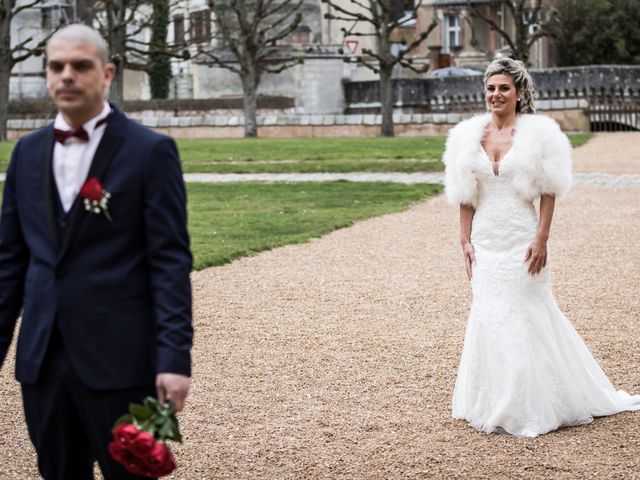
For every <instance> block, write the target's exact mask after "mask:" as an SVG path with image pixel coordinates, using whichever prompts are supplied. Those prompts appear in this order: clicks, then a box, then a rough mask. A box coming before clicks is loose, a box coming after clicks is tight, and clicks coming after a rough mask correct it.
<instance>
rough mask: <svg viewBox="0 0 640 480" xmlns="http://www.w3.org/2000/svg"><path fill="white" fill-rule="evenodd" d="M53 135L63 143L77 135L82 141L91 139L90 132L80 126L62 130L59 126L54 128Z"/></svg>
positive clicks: (57, 140)
mask: <svg viewBox="0 0 640 480" xmlns="http://www.w3.org/2000/svg"><path fill="white" fill-rule="evenodd" d="M53 135H54V136H55V137H56V142H60V143H61V144H62V145H64V144H65V142H66V141H67V140H68V139H69V138H71V137H75V138H77V139H78V140H80V141H82V142H88V141H89V134H88V133H87V131H86V130H85V129H84V128H82V127H78V128H76V129H75V130H60V129H59V128H54V129H53Z"/></svg>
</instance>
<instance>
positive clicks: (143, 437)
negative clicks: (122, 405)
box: [109, 397, 182, 477]
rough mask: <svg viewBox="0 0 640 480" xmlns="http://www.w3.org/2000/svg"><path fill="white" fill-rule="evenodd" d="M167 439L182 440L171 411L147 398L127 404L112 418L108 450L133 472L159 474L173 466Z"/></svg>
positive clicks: (166, 471) (165, 473) (174, 463)
mask: <svg viewBox="0 0 640 480" xmlns="http://www.w3.org/2000/svg"><path fill="white" fill-rule="evenodd" d="M167 440H173V441H176V442H181V441H182V437H181V435H180V431H179V430H178V420H177V419H176V417H175V414H174V410H173V408H172V407H171V406H170V405H169V406H168V407H164V406H161V405H159V404H158V401H157V400H156V399H155V398H152V397H147V398H145V400H144V403H143V404H142V405H138V404H135V403H132V404H131V405H129V413H128V414H127V415H124V416H122V417H121V418H119V419H118V420H117V421H116V424H115V426H114V428H113V441H112V442H111V443H110V444H109V453H110V454H111V457H112V458H113V459H114V460H116V461H117V462H119V463H120V464H122V465H123V466H124V468H125V469H126V470H127V471H129V472H131V473H133V474H136V475H142V476H147V477H162V476H164V475H169V474H170V473H171V472H173V470H175V468H176V462H175V459H174V457H173V454H172V453H171V450H169V447H167V446H166V444H165V443H166V441H167Z"/></svg>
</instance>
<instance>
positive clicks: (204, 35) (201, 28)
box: [189, 9, 211, 42]
mask: <svg viewBox="0 0 640 480" xmlns="http://www.w3.org/2000/svg"><path fill="white" fill-rule="evenodd" d="M189 26H190V34H191V40H193V41H194V42H205V41H207V40H209V38H210V37H211V10H208V9H207V10H200V11H198V12H191V14H190V15H189Z"/></svg>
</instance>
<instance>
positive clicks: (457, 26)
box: [442, 14, 462, 53]
mask: <svg viewBox="0 0 640 480" xmlns="http://www.w3.org/2000/svg"><path fill="white" fill-rule="evenodd" d="M451 19H454V21H453V25H451ZM443 32H444V41H443V42H442V44H443V46H444V48H443V49H442V52H443V53H450V52H451V48H453V47H458V46H460V45H462V22H461V20H460V15H453V14H447V15H445V16H444V28H443ZM452 33H453V36H454V43H453V44H452V43H451V42H450V41H449V38H450V36H451V34H452Z"/></svg>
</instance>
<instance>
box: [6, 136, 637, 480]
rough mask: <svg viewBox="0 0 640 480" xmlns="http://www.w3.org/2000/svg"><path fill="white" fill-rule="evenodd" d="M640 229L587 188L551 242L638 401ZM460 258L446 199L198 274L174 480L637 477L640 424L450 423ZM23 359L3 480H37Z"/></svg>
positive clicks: (605, 358)
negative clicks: (551, 428)
mask: <svg viewBox="0 0 640 480" xmlns="http://www.w3.org/2000/svg"><path fill="white" fill-rule="evenodd" d="M632 147H634V144H633V143H629V145H628V148H632ZM585 151H586V150H583V149H579V150H577V151H576V155H575V156H576V164H584V165H586V164H587V163H588V162H589V160H588V159H585V158H584V155H585V153H584V152H585ZM605 151H606V150H605ZM614 151H615V158H616V159H617V158H619V157H623V158H625V157H629V158H631V155H632V152H630V151H628V150H621V149H620V148H618V147H616V148H613V147H612V148H610V149H609V150H608V152H609V153H608V154H609V155H610V156H612V157H613V156H614V154H613V152H614ZM600 160H601V159H599V161H600ZM616 161H617V160H616ZM605 167H606V164H603V166H601V167H599V171H607V170H606V168H605ZM614 173H621V172H619V171H614ZM627 173H629V172H627ZM639 216H640V189H637V188H620V187H582V186H578V187H576V188H575V189H574V190H573V192H572V194H571V195H570V196H569V197H568V198H566V199H563V200H561V201H559V202H558V206H557V213H556V217H555V222H554V226H553V229H552V239H551V248H552V250H553V254H554V264H553V272H554V289H555V293H556V297H557V299H558V302H559V303H560V306H561V308H562V309H563V311H564V312H565V313H566V314H567V316H568V317H569V318H570V319H571V320H572V321H573V323H574V325H575V326H576V327H577V329H578V330H579V331H580V333H581V334H582V336H583V338H584V339H585V340H586V342H587V344H588V345H589V346H590V348H591V349H592V351H593V353H594V354H595V356H596V357H597V358H598V359H599V361H600V362H601V365H602V366H603V368H604V369H605V371H606V372H607V374H608V375H609V377H610V378H611V380H612V381H613V382H614V384H615V385H616V386H617V387H619V388H624V389H626V390H627V391H630V392H633V393H640V369H639V368H638V365H640V335H638V331H639V329H640V313H639V312H640V300H639V296H638V292H637V289H638V285H640V260H639V258H638V255H637V248H635V246H636V245H637V239H638V238H640V222H638V221H637V219H638V217H639ZM458 250H459V247H458V245H457V217H456V210H455V209H454V208H452V207H450V206H449V205H447V204H446V202H445V200H444V198H443V197H442V196H439V197H437V198H434V199H431V200H428V201H425V202H422V203H419V204H417V205H415V206H413V207H412V208H410V209H409V210H407V211H406V212H403V213H399V214H392V215H386V216H383V217H378V218H374V219H371V220H367V221H363V222H360V223H358V224H356V225H355V226H353V227H351V228H348V229H343V230H339V231H336V232H333V233H331V234H329V235H326V236H324V237H322V238H321V239H317V240H313V241H311V242H310V243H308V244H305V245H294V246H288V247H284V248H279V249H276V250H273V251H270V252H265V253H262V254H260V255H258V256H255V257H251V258H244V259H240V260H238V261H236V262H234V263H232V264H230V265H226V266H222V267H217V268H211V269H207V270H204V271H202V272H198V273H194V274H193V283H194V297H195V305H194V314H195V326H196V343H195V348H194V352H193V356H194V381H193V391H192V395H191V397H190V401H189V405H188V408H187V410H186V411H185V412H184V413H183V415H182V416H181V419H182V429H183V433H184V436H185V444H184V445H183V446H181V447H180V448H177V449H176V454H177V456H178V461H179V463H180V464H181V467H180V470H179V471H178V473H177V474H176V475H175V476H174V478H179V479H189V480H191V479H210V478H211V479H213V478H242V479H244V478H261V479H263V478H279V479H280V478H345V479H346V478H385V479H386V478H425V479H426V478H527V479H529V478H531V479H538V478H566V479H574V478H603V479H604V478H620V479H628V478H629V479H633V478H640V460H639V459H640V413H622V414H618V415H614V416H611V417H605V418H600V419H596V420H595V421H594V422H593V423H592V424H590V425H586V426H581V427H575V428H567V429H561V430H559V431H558V432H555V433H552V434H548V435H544V436H542V437H539V438H536V439H519V438H513V437H506V436H499V435H486V434H481V433H478V432H476V431H475V430H473V429H472V428H470V427H468V426H467V425H466V424H465V423H464V422H461V421H456V420H453V419H451V414H450V398H451V391H452V388H453V382H454V379H455V373H456V367H457V364H458V360H459V355H460V351H461V348H462V341H463V334H464V328H465V321H466V315H467V311H468V308H469V302H470V287H469V285H468V282H467V281H466V278H465V276H464V272H463V269H462V262H461V258H460V254H459V252H458ZM12 356H13V354H11V357H10V358H11V360H9V361H8V362H7V365H5V367H4V368H3V370H2V375H1V376H0V387H1V388H2V392H3V395H2V397H0V478H2V476H1V475H2V474H4V475H5V477H7V478H11V479H20V480H23V479H30V478H36V476H35V473H34V472H35V470H34V455H33V453H32V450H31V446H30V445H29V443H28V441H27V438H26V429H25V427H24V425H23V423H22V418H21V417H22V416H21V413H20V412H21V411H20V397H19V391H18V386H17V385H16V383H15V382H14V381H13V380H12V378H11V373H12V372H11V371H12V368H13V364H12V363H13V362H12Z"/></svg>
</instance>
